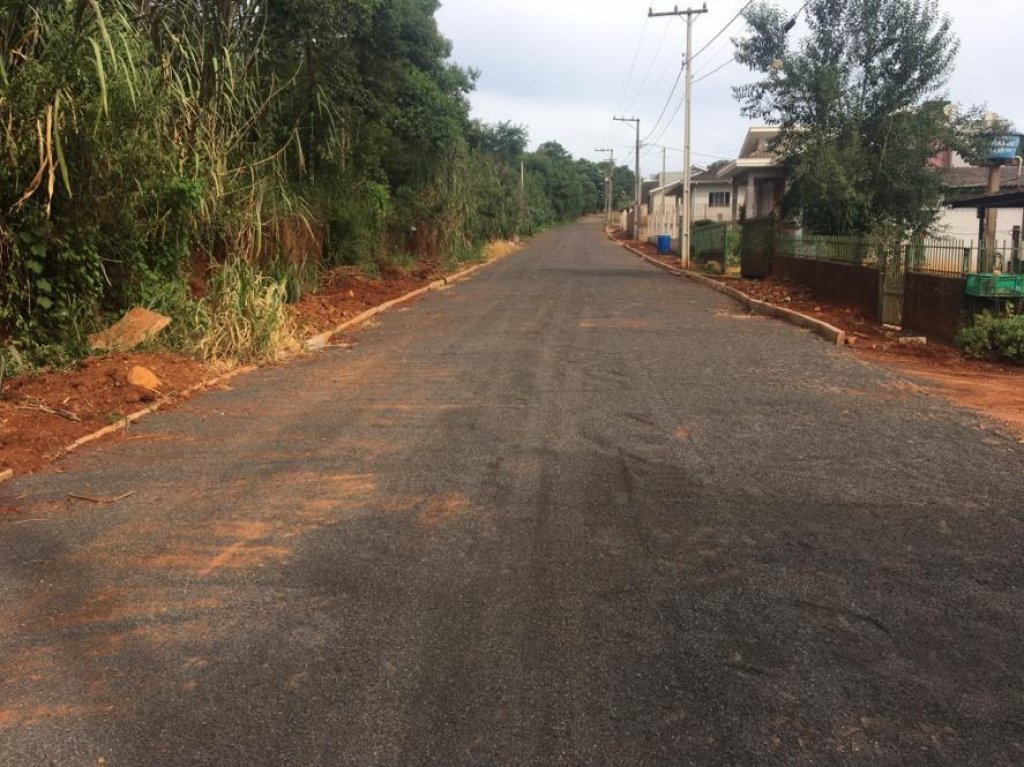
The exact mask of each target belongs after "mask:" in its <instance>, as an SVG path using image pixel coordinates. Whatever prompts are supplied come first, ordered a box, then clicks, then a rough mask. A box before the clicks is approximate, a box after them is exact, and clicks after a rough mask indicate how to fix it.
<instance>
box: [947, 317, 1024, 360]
mask: <svg viewBox="0 0 1024 767" xmlns="http://www.w3.org/2000/svg"><path fill="white" fill-rule="evenodd" d="M956 340H957V344H958V345H959V346H961V347H962V348H963V350H964V351H965V352H967V353H968V354H970V355H971V356H972V357H979V358H983V359H984V358H991V357H995V358H998V359H1003V360H1008V361H1010V362H1016V363H1018V364H1021V365H1024V314H1018V313H1015V312H1013V311H1012V310H1008V311H1007V312H1006V314H1002V315H995V314H992V313H991V312H983V313H982V314H979V315H978V316H977V317H975V318H974V324H973V325H970V326H968V327H965V328H964V329H963V330H961V331H960V334H959V335H958V336H957V339H956Z"/></svg>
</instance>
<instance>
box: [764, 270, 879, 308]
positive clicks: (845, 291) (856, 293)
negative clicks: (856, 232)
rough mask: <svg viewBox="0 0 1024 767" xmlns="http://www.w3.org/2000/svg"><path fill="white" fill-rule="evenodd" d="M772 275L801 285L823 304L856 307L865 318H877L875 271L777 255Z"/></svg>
mask: <svg viewBox="0 0 1024 767" xmlns="http://www.w3.org/2000/svg"><path fill="white" fill-rule="evenodd" d="M772 276H773V277H777V278H779V279H780V280H786V281H787V282H793V283H796V284H798V285H804V286H805V287H807V288H810V290H811V292H812V293H814V295H815V296H817V297H818V298H820V299H821V300H823V301H835V302H836V303H841V304H846V305H850V306H855V307H857V308H858V309H859V310H860V311H861V313H862V314H863V315H864V316H865V317H868V318H870V319H873V320H876V321H877V319H878V291H879V282H878V281H879V274H878V270H877V269H874V268H871V267H868V266H856V265H853V264H837V263H832V262H830V261H814V260H811V259H807V258H793V257H792V256H781V255H779V254H778V253H776V254H775V256H774V257H773V259H772Z"/></svg>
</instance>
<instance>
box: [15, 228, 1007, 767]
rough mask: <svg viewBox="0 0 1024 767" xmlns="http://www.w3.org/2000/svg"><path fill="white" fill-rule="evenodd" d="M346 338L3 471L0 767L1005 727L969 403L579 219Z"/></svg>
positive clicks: (901, 749)
mask: <svg viewBox="0 0 1024 767" xmlns="http://www.w3.org/2000/svg"><path fill="white" fill-rule="evenodd" d="M357 341H358V343H357V345H356V346H355V347H354V348H352V349H347V350H346V349H334V350H331V351H329V352H328V353H326V354H324V355H322V356H319V357H316V358H312V359H308V360H305V361H301V362H298V363H295V364H291V365H286V366H283V367H279V368H273V369H266V370H263V371H260V372H258V373H255V374H252V375H249V376H246V377H244V378H241V379H237V380H236V382H235V383H234V384H233V388H232V389H231V390H225V391H218V392H214V393H211V394H208V395H206V396H203V397H200V398H197V399H194V400H192V401H190V402H189V403H187V405H186V406H184V407H182V408H181V409H179V410H177V411H175V412H172V413H167V414H163V415H159V416H157V417H154V418H151V419H149V420H147V421H146V422H144V423H143V424H142V425H140V426H138V427H137V428H133V429H132V431H131V434H130V435H129V436H128V437H127V438H120V439H116V440H113V441H110V442H108V443H106V444H105V445H103V446H101V447H99V448H98V449H93V450H89V451H87V452H85V453H82V454H80V455H76V456H73V457H71V458H70V459H68V460H66V461H64V462H62V463H61V464H59V465H58V467H57V468H56V469H55V470H52V471H49V472H46V473H43V474H40V475H38V476H35V477H31V478H27V479H22V480H19V481H16V482H14V483H11V484H8V485H5V486H3V487H2V488H0V508H4V509H7V510H9V509H11V508H13V509H16V510H17V513H14V514H6V515H5V516H4V517H3V520H4V521H3V522H0V765H2V766H3V767H7V766H8V765H11V766H13V765H17V766H18V767H25V766H26V765H60V766H61V767H64V766H65V765H97V764H106V765H111V766H114V765H130V766H132V767H134V766H135V765H139V766H141V767H155V766H160V765H175V766H179V765H216V766H217V767H230V766H233V765H239V766H242V765H245V766H252V765H302V766H306V765H332V766H333V765H421V764H423V765H426V764H431V765H457V764H467V765H662V764H664V765H728V766H729V767H735V766H737V765H812V764H813V765H832V764H851V765H957V767H964V766H965V765H985V766H986V767H989V766H991V765H1011V764H1012V765H1017V764H1021V763H1022V762H1024V694H1022V690H1024V602H1022V598H1021V586H1022V584H1024V572H1022V557H1021V522H1022V519H1024V500H1022V485H1024V483H1022V476H1024V449H1022V447H1021V446H1020V445H1018V444H1017V443H1016V442H1015V441H1013V440H1012V439H1009V438H1005V437H1001V436H999V434H998V433H997V432H995V431H991V430H983V429H979V428H978V426H979V418H978V417H976V416H974V415H972V414H970V413H968V412H966V411H961V410H957V409H955V408H953V407H951V406H949V405H947V404H945V403H943V402H942V401H940V400H938V399H934V398H931V397H929V396H925V395H924V394H922V393H920V392H919V391H917V390H916V389H915V388H914V387H913V386H912V385H910V384H908V383H906V382H903V381H901V380H900V379H899V378H897V377H896V376H895V375H893V374H892V373H889V372H885V371H883V370H881V369H878V368H875V367H872V366H869V365H866V364H863V363H861V362H858V361H857V360H856V359H855V358H853V357H852V356H850V355H849V354H847V353H844V352H842V351H840V350H837V349H835V348H830V347H829V346H827V345H826V344H824V343H823V342H822V341H820V340H819V339H817V338H815V337H813V336H811V335H808V334H807V333H805V332H802V331H799V330H796V329H794V328H792V327H789V326H787V325H783V324H780V323H777V322H774V321H771V320H763V319H750V318H747V317H745V316H744V315H743V314H741V313H740V312H739V310H738V309H737V307H736V306H735V305H734V304H732V303H731V302H729V301H728V299H725V298H723V297H721V296H719V295H717V294H715V293H713V292H710V291H708V290H706V289H704V288H701V287H699V286H696V285H692V284H689V283H686V282H681V281H679V280H677V279H675V278H672V277H670V276H668V275H666V274H664V273H662V272H660V271H657V270H655V269H654V268H652V267H650V266H647V265H645V264H643V263H641V262H638V261H637V260H635V259H634V258H633V257H632V256H630V255H628V254H627V253H626V252H624V251H623V250H621V249H619V248H617V247H615V246H613V245H611V244H609V243H608V242H606V241H604V240H603V239H602V236H601V234H600V231H599V229H598V227H597V225H596V224H585V225H577V226H573V227H568V228H565V229H561V230H558V231H554V232H550V233H548V234H545V235H543V236H541V237H539V238H537V240H536V241H535V242H534V244H533V245H532V246H531V247H530V248H529V249H528V250H526V251H525V252H523V253H521V254H518V255H515V256H513V257H511V258H509V259H507V260H505V261H503V262H501V263H499V264H497V265H495V266H493V267H492V268H489V269H487V270H484V271H483V272H481V273H479V274H478V276H476V277H474V279H473V280H472V281H470V282H468V283H465V284H462V285H459V286H457V287H455V288H453V289H451V290H449V291H445V292H443V293H438V294H434V295H431V296H429V297H427V298H425V299H423V300H421V301H419V302H417V303H415V304H413V305H411V306H410V307H409V308H408V309H407V310H403V311H399V312H395V313H392V314H389V315H386V316H385V317H384V318H383V319H382V320H381V321H380V323H379V324H378V325H377V326H375V327H373V328H370V329H366V330H364V331H363V332H361V333H360V334H359V335H358V336H357ZM130 490H134V491H135V495H133V496H131V497H130V498H127V499H125V500H123V501H121V502H119V503H117V504H115V505H112V506H96V505H93V504H90V503H87V502H81V501H73V500H68V499H67V497H66V495H67V493H69V492H76V493H82V494H86V495H92V496H107V497H112V496H116V495H119V494H121V493H125V492H128V491H130ZM101 760H103V761H101Z"/></svg>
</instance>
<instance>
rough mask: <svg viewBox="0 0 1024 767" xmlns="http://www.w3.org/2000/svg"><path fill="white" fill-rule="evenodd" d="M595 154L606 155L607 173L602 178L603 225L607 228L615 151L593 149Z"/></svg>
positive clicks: (612, 188)
mask: <svg viewBox="0 0 1024 767" xmlns="http://www.w3.org/2000/svg"><path fill="white" fill-rule="evenodd" d="M594 151H595V152H607V153H608V172H607V173H605V176H604V225H605V226H609V225H610V224H611V222H612V192H613V191H614V188H615V187H614V182H613V179H614V178H615V150H614V149H595V150H594Z"/></svg>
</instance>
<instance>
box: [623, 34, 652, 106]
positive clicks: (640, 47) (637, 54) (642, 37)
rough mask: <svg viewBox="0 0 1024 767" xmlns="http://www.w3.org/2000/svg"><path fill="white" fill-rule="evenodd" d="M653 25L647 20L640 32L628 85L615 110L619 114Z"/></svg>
mask: <svg viewBox="0 0 1024 767" xmlns="http://www.w3.org/2000/svg"><path fill="white" fill-rule="evenodd" d="M650 25H651V20H650V19H646V20H645V21H644V28H643V30H642V31H641V32H640V41H639V42H638V43H637V44H636V51H634V52H633V63H632V64H630V65H629V74H628V75H627V76H626V84H625V85H623V86H622V95H621V96H619V104H618V106H617V107H616V108H615V111H616V112H618V111H619V108H620V107H622V102H623V101H625V100H626V94H628V93H629V86H630V83H632V82H633V72H634V71H635V70H636V62H637V61H638V60H639V58H640V51H642V50H643V49H644V40H645V39H646V38H647V28H648V27H649V26H650Z"/></svg>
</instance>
